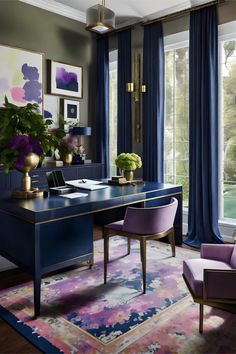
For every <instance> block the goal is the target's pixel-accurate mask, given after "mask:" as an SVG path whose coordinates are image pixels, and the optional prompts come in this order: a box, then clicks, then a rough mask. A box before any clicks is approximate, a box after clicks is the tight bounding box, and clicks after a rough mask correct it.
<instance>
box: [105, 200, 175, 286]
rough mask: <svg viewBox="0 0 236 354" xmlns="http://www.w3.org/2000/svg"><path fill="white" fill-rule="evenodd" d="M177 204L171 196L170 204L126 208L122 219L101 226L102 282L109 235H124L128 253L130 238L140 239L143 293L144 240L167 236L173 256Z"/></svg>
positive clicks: (144, 278)
mask: <svg viewBox="0 0 236 354" xmlns="http://www.w3.org/2000/svg"><path fill="white" fill-rule="evenodd" d="M177 206H178V201H177V199H176V198H171V201H170V204H168V205H162V206H158V207H154V208H131V207H128V208H127V209H126V213H125V218H124V220H120V221H117V222H114V223H111V224H108V225H105V226H104V228H103V238H104V283H105V284H106V282H107V263H108V261H109V237H111V236H114V235H117V234H118V235H121V236H126V237H127V240H128V254H130V239H135V240H139V241H140V254H141V261H142V271H143V293H145V292H146V241H147V240H154V239H160V238H162V237H165V236H168V238H169V242H170V244H171V248H172V256H173V257H174V256H175V235H174V228H173V224H174V219H175V214H176V210H177Z"/></svg>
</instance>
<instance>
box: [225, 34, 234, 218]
mask: <svg viewBox="0 0 236 354" xmlns="http://www.w3.org/2000/svg"><path fill="white" fill-rule="evenodd" d="M223 48H224V63H223V64H222V66H223V116H224V126H223V128H224V137H223V138H224V151H223V159H224V217H226V218H233V219H236V127H235V122H236V41H235V40H234V41H227V42H225V43H224V47H223Z"/></svg>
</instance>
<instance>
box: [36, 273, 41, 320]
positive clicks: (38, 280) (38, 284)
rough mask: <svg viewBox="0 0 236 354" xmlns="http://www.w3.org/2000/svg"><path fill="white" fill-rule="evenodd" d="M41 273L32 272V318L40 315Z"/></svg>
mask: <svg viewBox="0 0 236 354" xmlns="http://www.w3.org/2000/svg"><path fill="white" fill-rule="evenodd" d="M40 295H41V274H40V273H38V272H37V271H35V274H34V318H37V317H38V316H40Z"/></svg>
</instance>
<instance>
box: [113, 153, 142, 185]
mask: <svg viewBox="0 0 236 354" xmlns="http://www.w3.org/2000/svg"><path fill="white" fill-rule="evenodd" d="M115 164H116V166H117V167H118V168H120V169H121V170H122V172H123V175H124V177H125V178H126V179H127V181H132V180H133V171H134V170H136V169H137V168H140V167H142V160H141V157H140V156H139V155H137V154H135V153H133V152H132V153H122V154H120V155H118V156H117V158H116V160H115Z"/></svg>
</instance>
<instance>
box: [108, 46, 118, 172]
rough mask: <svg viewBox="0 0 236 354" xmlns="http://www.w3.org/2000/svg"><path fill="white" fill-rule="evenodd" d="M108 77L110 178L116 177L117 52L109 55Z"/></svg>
mask: <svg viewBox="0 0 236 354" xmlns="http://www.w3.org/2000/svg"><path fill="white" fill-rule="evenodd" d="M109 75H110V124H109V134H110V176H115V175H117V172H116V171H117V168H116V165H115V159H116V157H117V51H116V50H115V51H113V52H110V55H109Z"/></svg>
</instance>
